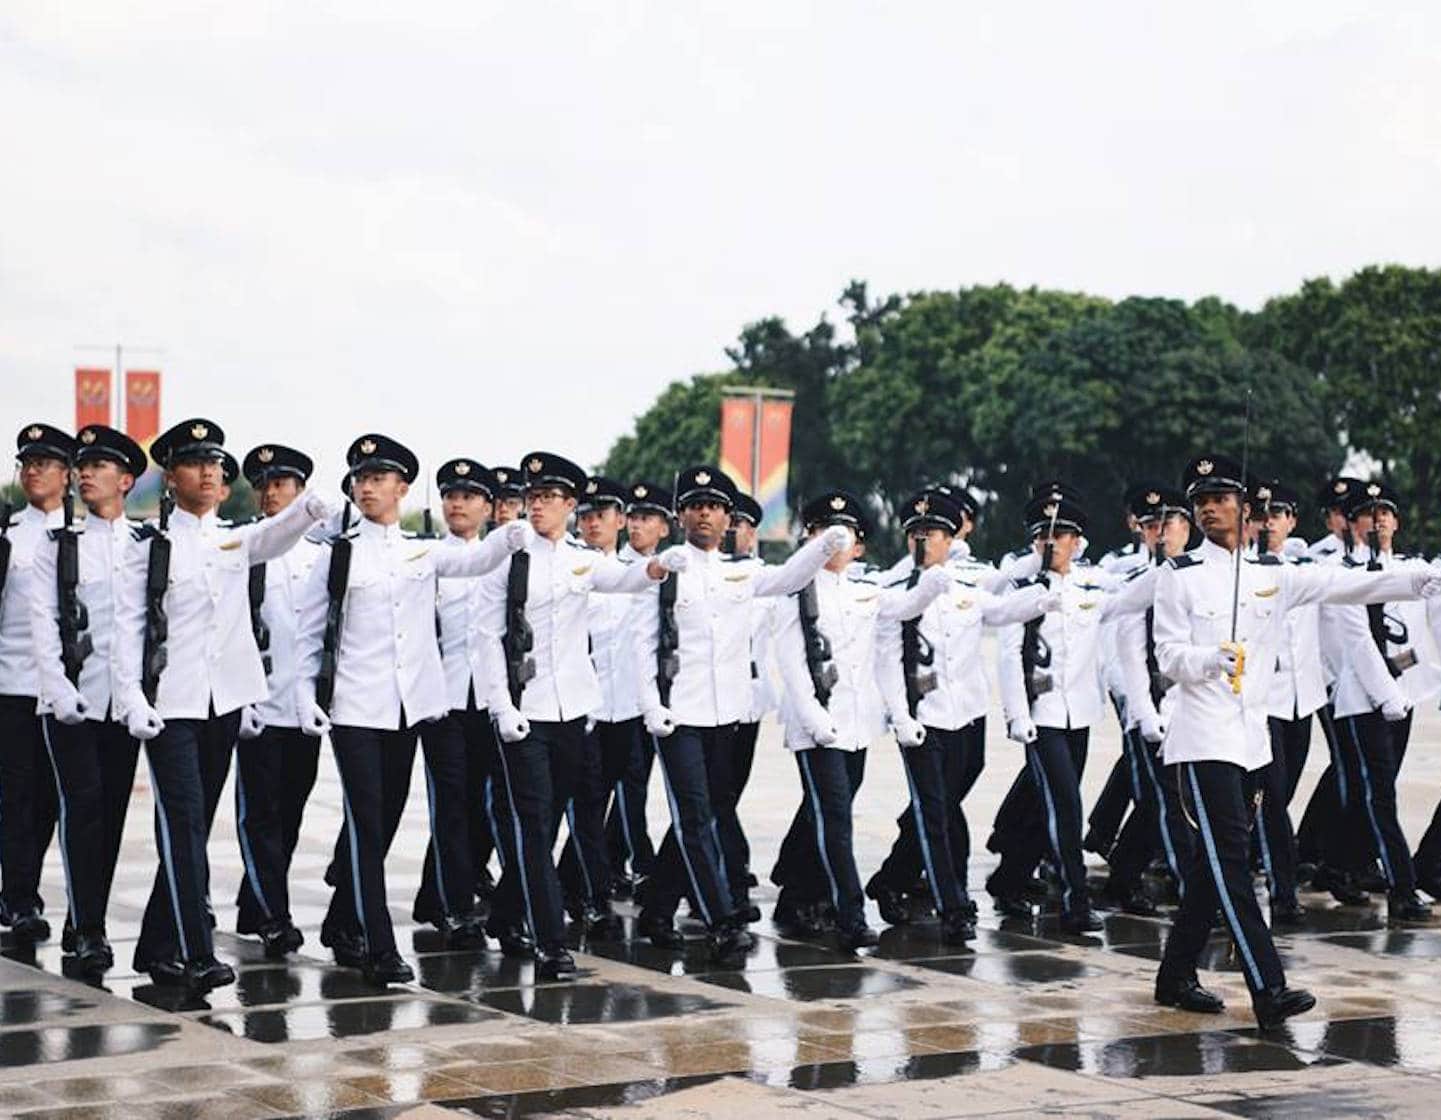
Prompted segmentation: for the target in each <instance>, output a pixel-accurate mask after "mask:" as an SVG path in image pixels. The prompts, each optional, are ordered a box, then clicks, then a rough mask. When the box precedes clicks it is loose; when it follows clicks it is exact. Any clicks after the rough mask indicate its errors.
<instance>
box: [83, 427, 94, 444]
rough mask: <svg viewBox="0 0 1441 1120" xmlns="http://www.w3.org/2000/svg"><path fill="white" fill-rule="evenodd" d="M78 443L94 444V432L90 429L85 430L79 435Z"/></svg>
mask: <svg viewBox="0 0 1441 1120" xmlns="http://www.w3.org/2000/svg"><path fill="white" fill-rule="evenodd" d="M80 442H81V443H94V442H95V432H94V431H93V430H92V429H90V428H86V429H85V430H84V431H83V432H81V433H80Z"/></svg>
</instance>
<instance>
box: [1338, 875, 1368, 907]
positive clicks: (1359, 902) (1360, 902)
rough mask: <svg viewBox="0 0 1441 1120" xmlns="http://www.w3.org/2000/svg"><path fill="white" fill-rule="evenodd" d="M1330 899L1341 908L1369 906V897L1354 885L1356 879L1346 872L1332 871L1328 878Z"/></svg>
mask: <svg viewBox="0 0 1441 1120" xmlns="http://www.w3.org/2000/svg"><path fill="white" fill-rule="evenodd" d="M1329 883H1330V889H1331V897H1332V898H1334V899H1335V900H1336V901H1337V902H1339V903H1340V904H1341V905H1342V906H1369V905H1371V896H1370V895H1369V894H1367V893H1366V892H1365V891H1363V890H1362V889H1361V888H1360V887H1359V886H1357V885H1356V879H1355V877H1354V876H1352V875H1351V874H1350V872H1346V871H1334V870H1333V871H1332V872H1331V874H1330V876H1329Z"/></svg>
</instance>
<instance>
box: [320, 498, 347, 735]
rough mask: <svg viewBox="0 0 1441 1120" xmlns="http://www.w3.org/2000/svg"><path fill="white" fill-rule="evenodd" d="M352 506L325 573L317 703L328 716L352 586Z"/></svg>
mask: <svg viewBox="0 0 1441 1120" xmlns="http://www.w3.org/2000/svg"><path fill="white" fill-rule="evenodd" d="M349 530H350V503H349V502H346V503H345V509H344V510H343V511H342V512H341V514H340V532H339V533H338V534H336V536H335V538H334V539H333V540H332V541H331V542H330V568H329V570H328V571H327V572H326V573H325V591H326V594H327V595H328V596H329V597H330V605H329V606H328V607H327V608H326V612H325V637H324V638H323V639H322V640H321V646H320V672H318V673H317V674H316V675H315V702H316V703H317V704H319V705H320V707H321V709H322V710H324V711H325V712H327V713H328V712H329V711H330V704H331V702H332V701H333V700H334V699H335V673H336V670H337V669H338V668H339V667H340V628H341V625H342V624H343V623H344V621H345V592H346V589H347V588H348V587H349V586H350V556H351V549H352V545H351V540H350V538H349V537H348V536H346V533H347V532H349Z"/></svg>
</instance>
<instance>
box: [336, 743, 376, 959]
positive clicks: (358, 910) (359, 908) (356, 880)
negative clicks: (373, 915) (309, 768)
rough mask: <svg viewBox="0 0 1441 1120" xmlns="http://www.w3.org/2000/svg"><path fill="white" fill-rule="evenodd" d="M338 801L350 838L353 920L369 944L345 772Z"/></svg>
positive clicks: (357, 851) (353, 824) (357, 852)
mask: <svg viewBox="0 0 1441 1120" xmlns="http://www.w3.org/2000/svg"><path fill="white" fill-rule="evenodd" d="M340 803H341V805H342V806H343V807H344V808H345V835H346V836H347V837H348V838H349V839H350V890H351V893H352V894H353V895H355V920H356V921H357V922H359V923H360V933H361V936H362V937H364V938H365V943H366V945H367V947H368V946H369V945H370V928H369V927H368V926H367V925H366V924H365V892H363V891H362V890H361V889H360V838H359V836H358V835H357V834H356V831H355V814H354V813H352V812H351V811H350V791H349V790H347V789H346V788H345V772H344V771H343V770H342V771H341V774H340Z"/></svg>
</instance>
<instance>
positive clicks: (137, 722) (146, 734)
mask: <svg viewBox="0 0 1441 1120" xmlns="http://www.w3.org/2000/svg"><path fill="white" fill-rule="evenodd" d="M125 726H126V728H127V729H128V730H129V732H130V737H131V738H132V739H139V740H140V741H141V742H142V743H144V742H148V741H149V740H151V739H153V738H155V736H157V735H159V734H160V733H161V732H162V731H164V730H165V721H164V720H163V719H161V718H160V713H159V712H157V711H156V710H155V709H154V708H152V707H151V706H150V705H149V704H147V703H145V701H143V700H142V701H141V702H140V703H138V704H136V705H134V706H133V707H132V708H131V709H130V710H129V711H128V712H126V713H125Z"/></svg>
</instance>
